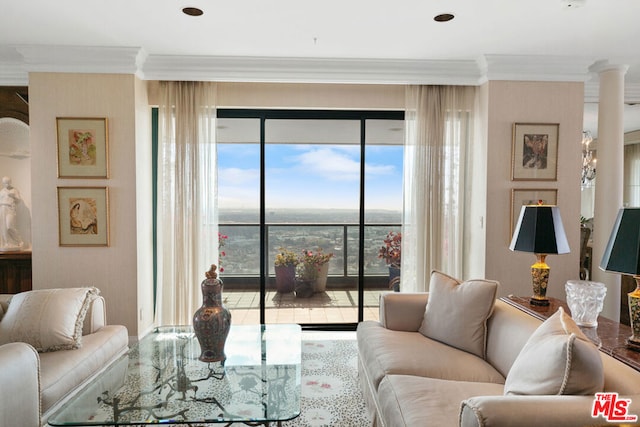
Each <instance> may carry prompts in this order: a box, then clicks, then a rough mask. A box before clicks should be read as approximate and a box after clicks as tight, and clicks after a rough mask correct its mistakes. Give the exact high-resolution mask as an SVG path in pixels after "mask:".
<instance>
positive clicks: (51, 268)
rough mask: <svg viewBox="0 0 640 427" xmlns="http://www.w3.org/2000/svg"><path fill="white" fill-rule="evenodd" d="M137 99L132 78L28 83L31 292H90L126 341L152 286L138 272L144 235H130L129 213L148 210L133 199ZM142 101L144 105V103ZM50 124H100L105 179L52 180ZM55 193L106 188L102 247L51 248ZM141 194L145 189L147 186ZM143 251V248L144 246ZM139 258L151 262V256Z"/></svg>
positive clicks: (143, 135) (132, 220)
mask: <svg viewBox="0 0 640 427" xmlns="http://www.w3.org/2000/svg"><path fill="white" fill-rule="evenodd" d="M144 92H145V89H144V88H143V87H141V86H140V82H137V81H136V78H135V77H134V76H133V75H108V74H59V73H32V74H30V76H29V98H30V99H29V101H30V123H31V133H30V140H31V146H32V157H31V192H32V201H33V211H32V217H33V221H32V233H33V288H34V289H42V288H52V287H75V286H87V285H91V286H96V287H98V288H99V289H100V290H101V292H102V295H103V296H104V297H105V299H106V300H107V317H108V321H109V322H110V323H119V324H123V325H125V326H126V327H127V328H128V329H129V335H130V336H136V335H137V334H138V329H139V325H138V319H139V318H140V316H139V311H140V310H139V307H138V306H139V295H141V296H144V297H146V296H148V295H149V292H148V291H146V292H145V291H144V290H146V289H150V288H151V286H152V284H151V283H150V280H149V279H148V278H146V277H143V275H142V274H141V272H140V271H139V269H138V261H139V260H138V243H140V242H139V240H141V237H140V236H141V235H142V236H144V232H143V231H142V230H138V227H137V213H136V212H137V211H143V209H142V208H141V205H143V204H145V202H144V200H148V204H149V205H150V204H151V194H150V192H149V193H142V194H139V196H140V197H139V198H138V190H139V187H140V185H139V179H138V176H137V165H136V155H137V154H138V152H137V151H136V142H137V140H138V139H142V141H138V143H141V144H143V143H147V144H149V145H150V138H148V134H149V131H148V130H147V131H146V132H145V131H143V130H142V128H140V127H137V125H136V122H137V121H139V123H140V125H141V126H143V127H144V123H145V122H146V123H147V124H148V119H145V114H146V115H148V113H143V112H141V110H140V105H139V104H136V97H138V98H142V97H143V96H144ZM143 101H144V103H146V99H143ZM56 117H106V118H108V125H109V157H110V178H109V179H58V178H57V167H56V153H57V148H56ZM145 156H146V155H145ZM148 157H149V158H150V155H148ZM147 160H148V159H147ZM146 182H148V180H147V181H146ZM59 186H107V187H108V188H109V203H110V209H109V210H110V213H109V214H110V246H109V247H60V246H59V245H58V224H57V221H58V213H57V187H59ZM144 187H149V185H148V183H147V184H146V185H144V186H143V189H144ZM143 191H144V190H143ZM149 222H150V221H148V220H147V224H148V223H149ZM149 227H150V225H149ZM147 234H149V232H147ZM142 240H146V238H145V237H142ZM144 244H145V247H148V244H147V243H146V241H145V242H144ZM141 256H145V257H146V256H148V257H151V253H150V252H149V253H148V254H144V255H141ZM145 274H146V272H145ZM147 283H148V284H147ZM141 290H142V291H141ZM140 308H142V310H143V313H142V319H143V320H148V319H150V316H151V313H145V311H148V310H149V306H148V305H147V304H146V303H145V304H142V305H140Z"/></svg>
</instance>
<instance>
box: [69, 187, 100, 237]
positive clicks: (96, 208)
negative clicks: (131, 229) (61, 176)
mask: <svg viewBox="0 0 640 427" xmlns="http://www.w3.org/2000/svg"><path fill="white" fill-rule="evenodd" d="M58 230H59V232H58V233H59V239H60V246H109V191H108V188H107V187H58Z"/></svg>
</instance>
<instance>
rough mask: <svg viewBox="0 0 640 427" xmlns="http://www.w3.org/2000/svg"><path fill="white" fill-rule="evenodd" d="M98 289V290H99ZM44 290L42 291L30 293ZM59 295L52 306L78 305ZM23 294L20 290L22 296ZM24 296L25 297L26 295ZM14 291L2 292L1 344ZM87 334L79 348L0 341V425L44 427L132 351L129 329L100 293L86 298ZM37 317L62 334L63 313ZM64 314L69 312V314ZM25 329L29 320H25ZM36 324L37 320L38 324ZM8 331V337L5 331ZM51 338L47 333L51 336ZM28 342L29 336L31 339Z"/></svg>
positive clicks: (62, 308) (84, 330) (69, 307)
mask: <svg viewBox="0 0 640 427" xmlns="http://www.w3.org/2000/svg"><path fill="white" fill-rule="evenodd" d="M93 289H94V288H93ZM30 292H38V291H30ZM65 293H66V291H63V292H62V293H60V294H58V296H59V298H58V299H57V300H54V301H53V302H52V303H51V304H49V306H48V307H47V308H46V310H49V312H50V310H59V312H60V313H61V314H68V313H64V312H65V310H70V311H71V310H72V309H73V302H72V301H70V298H66V297H64V296H63V297H60V295H64V294H65ZM19 295H20V294H19ZM21 297H22V295H21ZM12 298H15V296H13V295H0V343H2V342H5V341H6V340H7V336H6V335H7V329H6V328H4V329H3V326H6V325H3V321H5V323H8V322H9V321H10V320H11V319H9V318H10V317H11V314H14V315H15V314H16V313H15V310H13V312H9V309H10V307H11V300H12ZM82 311H83V313H82V314H83V316H84V318H83V319H81V320H80V321H81V322H82V331H81V334H82V337H81V339H80V340H78V344H79V348H76V349H61V350H54V351H46V352H42V351H41V352H38V351H36V349H35V348H34V346H32V345H30V344H27V343H25V342H20V341H19V340H15V341H17V342H10V343H4V344H3V345H0V367H1V369H0V385H1V386H0V427H39V426H41V425H46V422H47V419H48V417H49V416H50V415H51V414H52V413H53V412H54V411H55V410H56V409H57V408H58V407H59V406H60V405H61V404H62V403H64V402H65V401H66V400H68V399H69V398H70V397H71V396H72V395H73V394H74V392H75V391H77V389H78V387H79V386H81V385H83V384H85V383H87V382H89V381H91V379H92V378H94V377H95V376H96V375H97V374H98V373H99V372H100V371H102V370H103V369H104V368H105V367H106V366H108V365H109V364H110V363H112V362H113V361H114V360H115V359H117V358H118V357H119V356H120V355H122V354H124V353H125V352H126V351H127V350H128V333H127V329H126V328H125V327H124V326H120V325H107V323H106V316H105V301H104V298H102V297H101V296H98V295H97V294H96V295H95V296H94V297H92V298H91V299H90V300H88V301H87V302H86V308H84V309H83V310H82ZM40 313H42V310H40V311H39V312H38V313H37V314H36V315H35V316H32V317H33V318H35V319H39V320H38V322H39V323H38V324H39V325H40V326H38V325H35V326H37V327H40V328H43V329H47V331H48V330H49V329H51V330H53V331H54V334H53V335H56V334H59V333H60V328H59V327H57V326H56V325H55V323H56V322H58V321H59V317H57V316H39V314H40ZM63 317H64V316H63ZM21 322H22V323H23V324H24V328H25V329H29V328H31V329H33V327H35V326H34V325H27V323H28V320H27V321H25V320H24V319H21ZM34 323H35V322H34ZM2 334H4V336H3V335H2ZM45 338H46V337H43V339H45ZM27 341H28V340H27Z"/></svg>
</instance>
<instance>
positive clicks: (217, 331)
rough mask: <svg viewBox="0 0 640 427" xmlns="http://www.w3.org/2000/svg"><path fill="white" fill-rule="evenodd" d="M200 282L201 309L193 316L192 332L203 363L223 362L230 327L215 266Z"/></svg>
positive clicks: (229, 316)
mask: <svg viewBox="0 0 640 427" xmlns="http://www.w3.org/2000/svg"><path fill="white" fill-rule="evenodd" d="M205 276H206V279H205V280H203V281H202V284H201V285H200V289H201V290H202V307H200V308H199V309H198V310H197V311H196V312H195V314H194V315H193V330H194V332H195V334H196V338H197V339H198V342H199V343H200V351H201V352H200V357H199V359H200V360H201V361H203V362H224V361H225V359H226V358H227V356H226V355H225V354H224V344H225V342H226V340H227V336H228V335H229V328H230V327H231V313H230V312H229V310H227V309H226V308H225V306H224V305H223V304H222V281H221V280H220V279H218V278H217V277H218V275H217V273H216V266H215V265H211V269H210V270H209V271H207V272H206V273H205Z"/></svg>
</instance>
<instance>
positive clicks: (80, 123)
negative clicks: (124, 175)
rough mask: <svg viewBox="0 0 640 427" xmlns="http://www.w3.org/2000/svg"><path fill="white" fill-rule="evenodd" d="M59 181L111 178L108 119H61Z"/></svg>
mask: <svg viewBox="0 0 640 427" xmlns="http://www.w3.org/2000/svg"><path fill="white" fill-rule="evenodd" d="M56 133H57V139H58V178H109V131H108V123H107V119H106V118H81V117H58V118H57V119H56Z"/></svg>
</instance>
